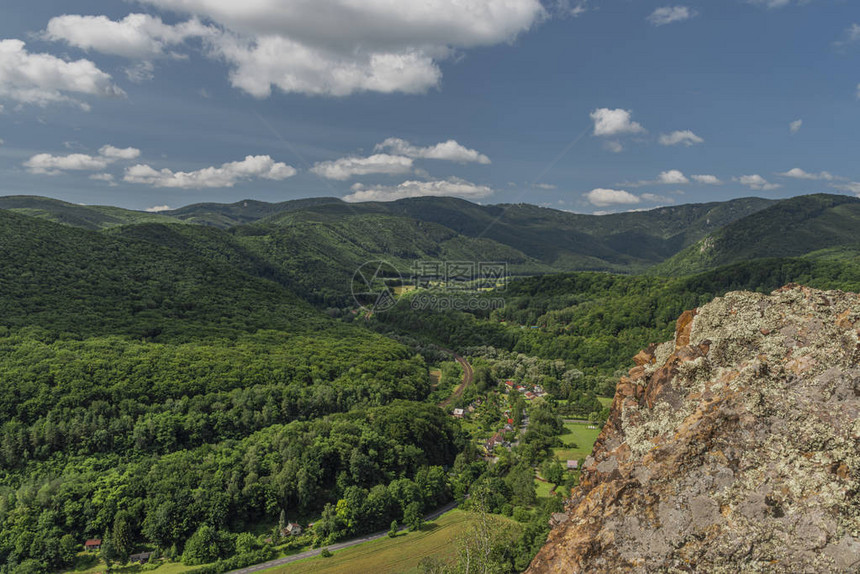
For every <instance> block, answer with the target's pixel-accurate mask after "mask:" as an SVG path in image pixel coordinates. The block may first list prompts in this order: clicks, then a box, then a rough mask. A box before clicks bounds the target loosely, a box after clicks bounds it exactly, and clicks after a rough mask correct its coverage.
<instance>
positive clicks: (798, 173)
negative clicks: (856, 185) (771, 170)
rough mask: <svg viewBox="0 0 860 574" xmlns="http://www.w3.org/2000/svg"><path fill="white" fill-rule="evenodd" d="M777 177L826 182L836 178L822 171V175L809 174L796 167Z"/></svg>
mask: <svg viewBox="0 0 860 574" xmlns="http://www.w3.org/2000/svg"><path fill="white" fill-rule="evenodd" d="M777 175H781V176H783V177H790V178H793V179H810V180H821V179H823V180H826V181H831V180H833V179H835V178H834V176H833V175H832V174H830V173H828V172H826V171H822V172H821V173H809V172H806V171H804V170H802V169H800V168H799V167H795V168H793V169H790V170H788V171H786V172H783V173H778V174H777Z"/></svg>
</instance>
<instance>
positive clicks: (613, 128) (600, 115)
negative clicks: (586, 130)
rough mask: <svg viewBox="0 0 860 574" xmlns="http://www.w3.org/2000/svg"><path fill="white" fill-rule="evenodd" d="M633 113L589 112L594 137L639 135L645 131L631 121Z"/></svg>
mask: <svg viewBox="0 0 860 574" xmlns="http://www.w3.org/2000/svg"><path fill="white" fill-rule="evenodd" d="M632 115H633V113H632V112H631V111H630V110H623V109H620V108H618V109H614V110H610V109H609V108H598V109H596V110H594V111H593V112H591V119H592V120H594V135H596V136H617V135H624V134H640V133H643V132H644V131H645V128H643V127H642V126H641V125H640V124H639V123H637V122H634V121H631V117H632Z"/></svg>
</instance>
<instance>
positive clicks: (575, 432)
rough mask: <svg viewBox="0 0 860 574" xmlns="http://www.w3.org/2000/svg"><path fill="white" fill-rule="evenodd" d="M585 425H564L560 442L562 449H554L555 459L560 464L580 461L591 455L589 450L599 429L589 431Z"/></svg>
mask: <svg viewBox="0 0 860 574" xmlns="http://www.w3.org/2000/svg"><path fill="white" fill-rule="evenodd" d="M589 426H597V425H589V424H587V423H565V424H564V428H565V433H564V434H563V435H561V437H560V438H561V441H562V442H563V443H564V444H565V446H564V447H562V448H554V449H553V453H555V456H556V458H558V459H559V460H561V461H562V462H564V461H566V460H573V459H581V458H585V457H587V456H588V455H589V454H591V448H592V447H593V446H594V441H595V440H596V439H597V435H599V434H600V428H594V429H590V428H588V427H589Z"/></svg>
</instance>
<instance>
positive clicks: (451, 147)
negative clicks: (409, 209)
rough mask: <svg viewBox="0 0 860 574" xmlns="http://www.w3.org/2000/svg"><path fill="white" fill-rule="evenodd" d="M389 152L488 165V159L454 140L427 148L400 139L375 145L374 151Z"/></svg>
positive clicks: (388, 140) (413, 156)
mask: <svg viewBox="0 0 860 574" xmlns="http://www.w3.org/2000/svg"><path fill="white" fill-rule="evenodd" d="M386 150H387V151H390V152H391V153H393V154H396V155H402V156H406V157H411V158H421V159H439V160H447V161H455V162H458V163H481V164H490V163H492V162H491V161H490V158H488V157H487V156H485V155H484V154H482V153H480V152H478V151H477V150H474V149H469V148H467V147H465V146H462V145H460V144H459V143H457V141H455V140H448V141H446V142H442V143H438V144H436V145H434V146H429V147H418V146H414V145H412V144H411V143H409V142H408V141H406V140H403V139H400V138H388V139H387V140H385V141H384V142H382V143H381V144H377V146H376V148H375V151H386Z"/></svg>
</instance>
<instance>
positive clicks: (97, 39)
mask: <svg viewBox="0 0 860 574" xmlns="http://www.w3.org/2000/svg"><path fill="white" fill-rule="evenodd" d="M214 33H215V29H214V28H210V27H207V26H204V25H203V24H201V23H200V22H199V21H197V20H190V21H188V22H183V23H180V24H176V25H169V24H165V23H164V22H162V20H161V18H159V17H158V16H150V15H148V14H129V15H128V16H126V17H125V18H123V19H122V20H119V21H116V22H115V21H113V20H111V19H109V18H107V17H106V16H76V15H70V14H67V15H63V16H57V17H56V18H51V20H50V21H49V22H48V26H47V29H46V30H45V32H44V33H43V34H42V36H43V37H44V38H45V39H46V40H52V41H55V42H60V41H61V42H65V43H67V44H68V45H70V46H74V47H75V48H80V49H82V50H87V51H95V52H101V53H103V54H111V55H113V56H122V57H124V58H133V59H143V58H147V59H148V58H159V57H163V56H166V55H167V54H168V51H169V49H170V48H171V47H173V46H176V45H178V44H181V43H182V42H184V41H185V40H186V39H188V38H193V37H202V36H209V35H213V34H214Z"/></svg>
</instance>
